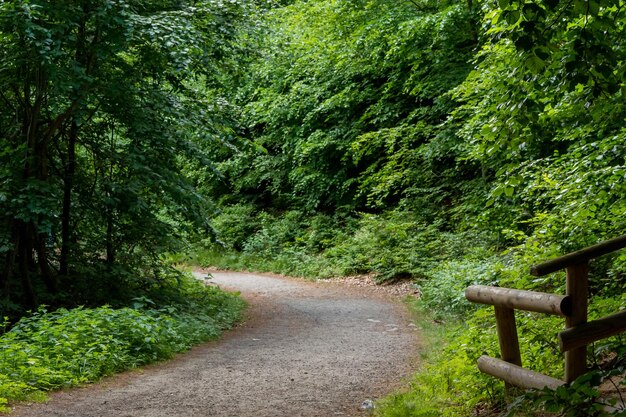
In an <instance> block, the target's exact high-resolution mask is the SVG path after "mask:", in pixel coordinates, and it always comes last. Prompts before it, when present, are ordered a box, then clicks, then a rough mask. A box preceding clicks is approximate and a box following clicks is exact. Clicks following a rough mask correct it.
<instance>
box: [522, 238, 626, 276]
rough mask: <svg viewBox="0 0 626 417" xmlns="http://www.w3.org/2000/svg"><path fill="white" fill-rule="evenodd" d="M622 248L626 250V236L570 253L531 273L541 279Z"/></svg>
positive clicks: (537, 266) (546, 263) (534, 268)
mask: <svg viewBox="0 0 626 417" xmlns="http://www.w3.org/2000/svg"><path fill="white" fill-rule="evenodd" d="M622 248H626V235H622V236H619V237H616V238H614V239H611V240H607V241H604V242H602V243H598V244H597V245H593V246H589V247H588V248H585V249H581V250H578V251H576V252H572V253H568V254H567V255H563V256H560V257H558V258H554V259H551V260H549V261H547V262H543V263H540V264H537V265H533V266H532V267H530V273H531V275H534V276H536V277H541V276H543V275H547V274H550V273H552V272H556V271H559V270H561V269H565V268H567V267H568V266H572V265H579V264H586V263H587V262H589V261H590V260H591V259H595V258H598V257H600V256H602V255H606V254H609V253H611V252H615V251H616V250H620V249H622Z"/></svg>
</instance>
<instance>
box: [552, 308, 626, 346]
mask: <svg viewBox="0 0 626 417" xmlns="http://www.w3.org/2000/svg"><path fill="white" fill-rule="evenodd" d="M623 331H626V311H621V312H619V313H615V314H611V315H610V316H606V317H604V318H602V319H598V320H594V321H591V322H589V323H586V324H581V325H580V326H577V327H572V328H571V329H567V330H564V331H562V332H561V333H559V345H560V347H561V352H567V351H569V350H572V349H575V348H578V347H581V346H586V345H589V344H591V343H593V342H596V341H598V340H602V339H606V338H607V337H611V336H615V335H616V334H619V333H622V332H623Z"/></svg>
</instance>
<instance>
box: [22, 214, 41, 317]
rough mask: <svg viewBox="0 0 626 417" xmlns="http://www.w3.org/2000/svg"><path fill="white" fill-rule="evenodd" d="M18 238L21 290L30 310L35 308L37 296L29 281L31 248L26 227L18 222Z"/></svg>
mask: <svg viewBox="0 0 626 417" xmlns="http://www.w3.org/2000/svg"><path fill="white" fill-rule="evenodd" d="M20 223H21V225H20V228H19V229H20V232H19V233H20V237H19V248H20V250H19V264H20V280H21V282H22V290H23V291H24V300H25V302H26V305H27V306H28V307H31V308H35V307H37V296H36V294H35V289H34V288H33V283H32V281H31V279H30V265H31V263H32V254H33V247H32V244H31V239H29V238H30V236H29V233H28V226H27V225H26V224H25V223H23V222H20Z"/></svg>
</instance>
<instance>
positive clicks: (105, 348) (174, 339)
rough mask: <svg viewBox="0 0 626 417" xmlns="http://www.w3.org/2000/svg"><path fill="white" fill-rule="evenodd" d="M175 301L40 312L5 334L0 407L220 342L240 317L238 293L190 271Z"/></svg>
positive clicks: (172, 294)
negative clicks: (198, 278) (208, 283)
mask: <svg viewBox="0 0 626 417" xmlns="http://www.w3.org/2000/svg"><path fill="white" fill-rule="evenodd" d="M164 293H165V294H162V295H164V296H165V297H166V298H168V299H169V301H170V303H169V304H168V305H161V307H159V308H157V306H156V305H155V303H154V302H153V301H152V300H150V299H149V298H147V297H141V298H137V299H135V302H134V303H133V305H132V306H130V307H125V308H112V307H109V306H102V307H99V308H74V309H71V310H66V309H58V310H55V311H47V310H46V308H45V307H41V308H40V309H39V310H38V311H36V312H34V313H32V314H31V315H29V316H27V317H24V318H22V319H21V320H20V321H19V322H18V323H16V325H15V326H13V327H12V328H11V329H10V330H9V329H7V327H8V322H7V321H6V320H5V322H4V327H5V330H7V331H6V332H4V334H3V335H2V336H0V412H7V411H9V405H10V404H11V403H13V402H16V401H24V400H42V399H45V398H46V392H48V391H51V390H55V389H59V388H63V387H69V386H74V385H78V384H82V383H87V382H94V381H97V380H98V379H100V378H101V377H103V376H105V375H110V374H113V373H116V372H120V371H123V370H126V369H131V368H136V367H138V366H141V365H145V364H148V363H151V362H155V361H160V360H165V359H168V358H171V357H172V356H173V355H174V354H176V353H179V352H183V351H185V350H187V349H189V348H190V347H191V346H193V345H194V344H197V343H200V342H203V341H207V340H211V339H215V338H217V337H218V336H219V335H220V334H221V333H222V331H224V330H225V329H228V328H230V327H232V326H233V325H234V324H235V323H236V322H237V321H238V320H239V319H240V318H241V312H242V310H243V308H244V307H245V304H244V302H243V300H241V298H239V297H238V296H237V295H235V294H229V293H225V292H223V291H221V290H219V289H217V288H214V287H206V286H204V285H203V284H201V283H199V282H197V281H196V280H194V279H193V278H192V277H190V276H184V277H182V278H179V279H178V281H177V282H176V283H175V284H172V285H170V286H169V287H168V288H165V289H164Z"/></svg>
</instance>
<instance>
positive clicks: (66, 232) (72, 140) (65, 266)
mask: <svg viewBox="0 0 626 417" xmlns="http://www.w3.org/2000/svg"><path fill="white" fill-rule="evenodd" d="M77 137H78V124H77V123H76V120H72V125H71V127H70V134H69V138H68V141H67V164H66V166H65V178H64V183H63V213H62V215H61V258H60V266H59V272H60V274H61V275H67V274H68V273H69V258H70V245H71V243H70V240H71V226H70V220H71V210H72V187H73V186H74V173H75V171H76V139H77Z"/></svg>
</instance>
